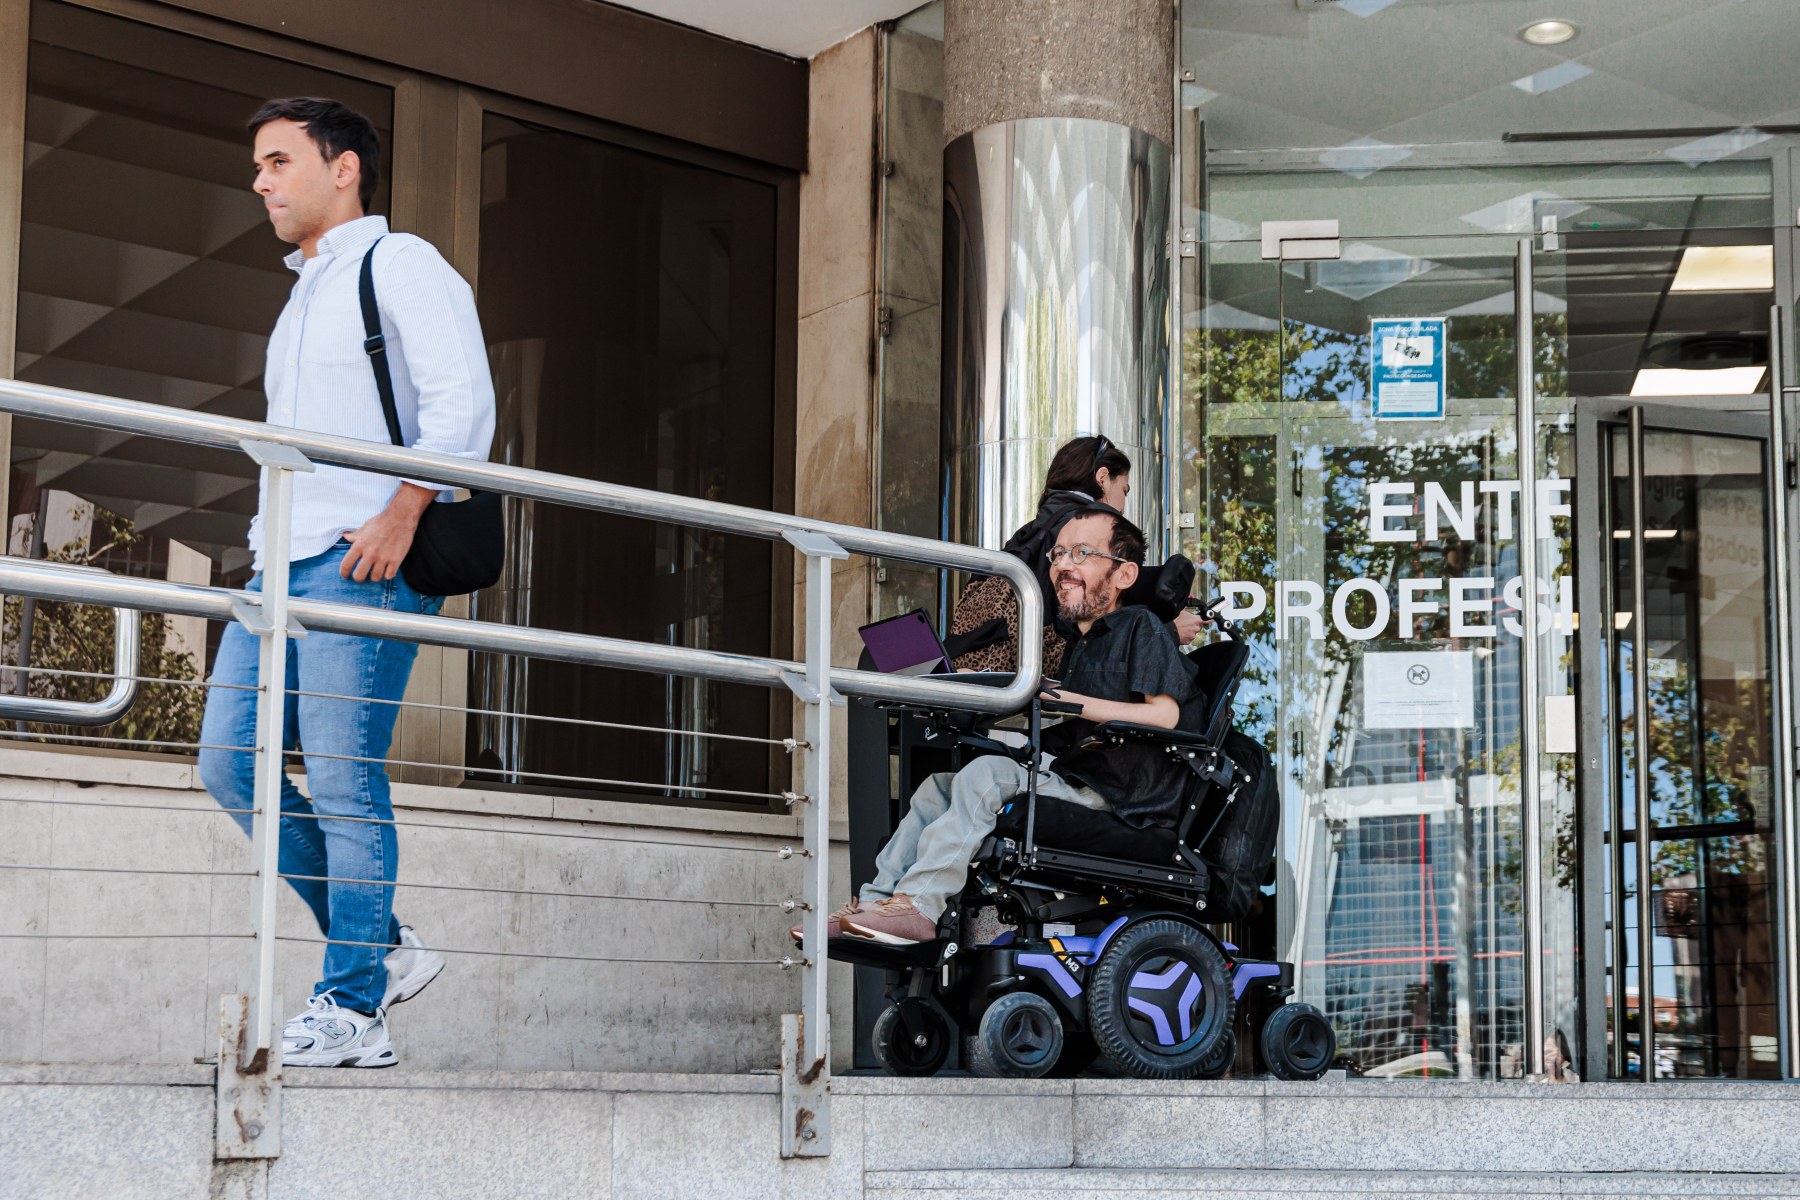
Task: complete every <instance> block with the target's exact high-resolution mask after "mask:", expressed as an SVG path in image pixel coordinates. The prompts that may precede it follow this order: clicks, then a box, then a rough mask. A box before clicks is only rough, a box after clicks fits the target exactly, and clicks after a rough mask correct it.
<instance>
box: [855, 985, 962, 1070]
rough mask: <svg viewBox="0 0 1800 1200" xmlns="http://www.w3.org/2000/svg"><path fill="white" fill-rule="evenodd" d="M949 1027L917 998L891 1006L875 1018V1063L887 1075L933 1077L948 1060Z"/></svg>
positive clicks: (935, 1010) (938, 1013)
mask: <svg viewBox="0 0 1800 1200" xmlns="http://www.w3.org/2000/svg"><path fill="white" fill-rule="evenodd" d="M950 1037H951V1034H950V1023H949V1022H948V1021H947V1020H945V1019H944V1014H943V1012H942V1010H940V1009H939V1008H938V1007H937V1005H935V1004H933V1003H931V1002H930V1001H929V1000H923V999H920V998H919V997H918V996H907V997H905V998H904V999H902V1000H900V1001H898V1002H897V1003H894V1004H890V1005H888V1006H887V1007H886V1008H884V1009H883V1010H882V1011H881V1015H880V1016H879V1017H876V1018H875V1033H874V1037H873V1042H874V1045H873V1047H872V1048H873V1049H874V1051H875V1061H876V1062H878V1063H880V1064H881V1069H882V1070H884V1071H886V1072H887V1073H888V1074H889V1075H935V1074H937V1072H938V1070H939V1069H940V1068H941V1067H943V1065H944V1060H945V1059H947V1058H949V1057H950Z"/></svg>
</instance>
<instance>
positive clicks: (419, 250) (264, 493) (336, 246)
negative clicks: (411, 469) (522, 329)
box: [250, 217, 494, 571]
mask: <svg viewBox="0 0 1800 1200" xmlns="http://www.w3.org/2000/svg"><path fill="white" fill-rule="evenodd" d="M383 235H387V236H385V237H384V236H383ZM376 238H383V240H382V242H381V245H380V246H379V247H377V249H376V251H375V297H376V300H377V302H378V304H379V306H380V309H381V331H382V334H383V335H384V336H385V337H386V339H387V358H388V367H389V370H390V371H392V373H393V377H394V408H395V410H396V411H397V412H398V413H399V416H400V432H401V435H402V436H403V437H404V438H405V439H406V444H407V445H409V446H414V447H416V448H418V449H420V450H437V451H440V452H442V453H445V454H454V455H457V456H458V457H461V458H470V459H475V460H478V461H480V460H485V459H486V458H487V456H488V448H489V446H490V444H491V443H492V441H493V438H494V384H493V380H492V379H491V378H490V377H489V374H488V364H487V346H486V343H485V342H483V340H482V337H481V322H480V320H479V319H478V318H477V316H476V314H475V294H474V292H473V291H472V290H471V289H470V288H469V285H468V284H467V283H465V282H464V281H463V278H462V276H460V275H458V274H457V273H456V271H455V270H454V269H453V268H452V267H451V266H450V264H449V263H447V262H445V261H444V257H443V255H441V254H439V253H438V252H437V248H436V247H434V246H433V245H432V244H431V243H430V242H427V241H425V240H424V239H423V238H418V237H414V236H413V235H412V234H410V233H396V234H388V226H387V219H386V218H385V217H362V218H360V219H358V220H355V221H350V222H347V223H346V224H343V225H339V226H338V227H337V228H336V229H333V230H331V231H330V232H329V233H327V234H325V236H324V237H322V238H320V239H319V252H318V253H317V254H315V255H314V256H313V257H311V258H307V257H305V256H304V255H303V254H302V253H301V252H300V251H298V250H296V251H294V252H293V253H292V254H290V255H288V256H287V259H286V262H287V265H288V266H289V267H291V268H293V269H294V270H295V271H296V272H298V273H299V276H300V278H299V281H298V282H296V283H295V284H294V291H293V294H292V295H290V296H289V297H288V302H287V307H286V308H284V309H282V310H281V319H280V320H278V321H276V322H275V332H274V333H273V334H271V335H270V337H269V351H268V362H267V364H266V366H265V368H264V371H263V387H264V390H265V391H266V392H267V393H268V397H269V415H268V422H269V424H271V425H287V426H291V427H293V428H295V429H308V430H312V431H314V432H316V433H334V434H339V435H342V436H344V437H354V438H363V439H365V440H367V441H371V442H382V443H384V444H389V445H391V444H392V440H391V439H390V438H389V437H388V430H387V420H386V418H385V417H383V416H382V412H381V393H380V392H378V391H377V390H376V388H375V373H374V369H373V368H372V366H371V365H370V362H369V356H368V354H367V353H365V352H364V350H363V322H362V306H361V302H360V301H359V299H358V297H357V278H358V275H359V273H360V272H361V270H362V260H363V254H364V252H365V251H367V250H368V248H369V246H370V245H372V244H373V243H374V241H375V239H376ZM401 482H402V480H399V479H396V478H394V477H392V476H388V475H372V474H369V473H368V472H365V471H352V470H350V469H348V468H345V467H331V466H326V465H324V464H322V463H321V464H320V465H319V466H318V468H317V470H315V471H313V472H310V473H296V474H295V475H294V515H293V522H292V531H293V532H292V536H291V541H290V547H291V549H290V554H289V557H290V558H291V559H292V560H294V561H296V562H297V561H299V560H300V559H303V558H311V557H312V556H313V555H315V554H322V553H324V552H325V551H326V550H329V549H330V548H331V547H332V546H333V545H334V544H335V543H336V542H337V540H338V538H339V537H341V536H342V535H343V534H344V533H345V531H347V530H351V529H355V528H356V527H357V526H359V525H361V524H362V523H363V522H364V521H367V520H368V519H369V518H370V517H373V516H375V515H376V514H377V513H379V512H380V511H381V510H382V509H384V508H386V507H387V505H388V502H389V501H390V500H392V499H393V498H394V493H395V492H397V491H398V490H399V489H400V484H401ZM410 482H417V483H419V484H420V486H422V487H438V486H439V485H437V484H433V483H424V482H423V481H419V480H413V481H410ZM447 496H448V492H444V493H443V495H441V496H440V499H442V498H445V497H447ZM267 503H268V473H267V472H266V471H265V472H264V473H263V481H262V487H261V492H260V499H259V501H258V504H257V515H256V519H255V520H254V521H252V522H251V523H250V549H251V550H252V551H253V552H254V553H255V556H256V569H257V570H259V571H260V570H261V569H262V565H263V562H262V558H263V546H262V526H263V519H262V513H263V507H264V505H266V504H267Z"/></svg>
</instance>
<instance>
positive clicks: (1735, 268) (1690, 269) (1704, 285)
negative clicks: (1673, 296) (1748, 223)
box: [1669, 246, 1775, 292]
mask: <svg viewBox="0 0 1800 1200" xmlns="http://www.w3.org/2000/svg"><path fill="white" fill-rule="evenodd" d="M1774 287H1775V247H1773V246H1689V247H1688V248H1687V249H1685V250H1683V251H1682V252H1681V266H1680V267H1678V268H1676V271H1675V282H1674V283H1671V284H1670V285H1669V290H1670V291H1672V292H1767V291H1770V290H1772V289H1773V288H1774Z"/></svg>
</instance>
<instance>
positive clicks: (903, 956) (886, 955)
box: [827, 937, 945, 971]
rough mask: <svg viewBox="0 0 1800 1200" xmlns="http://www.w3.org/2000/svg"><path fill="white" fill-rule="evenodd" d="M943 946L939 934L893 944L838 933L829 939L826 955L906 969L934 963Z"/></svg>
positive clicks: (841, 960)
mask: <svg viewBox="0 0 1800 1200" xmlns="http://www.w3.org/2000/svg"><path fill="white" fill-rule="evenodd" d="M944 946H945V943H944V940H943V939H942V938H939V939H937V940H936V941H930V942H915V943H914V944H912V945H910V946H895V945H891V944H889V943H887V942H872V941H869V940H868V939H867V938H851V937H841V938H833V939H832V940H831V943H830V949H829V950H828V951H827V957H829V958H832V959H835V960H836V961H838V962H847V963H854V964H856V965H857V966H859V967H879V968H881V969H882V970H884V971H907V970H911V969H912V968H913V967H931V966H936V965H937V963H938V961H939V960H940V959H942V958H943V957H944Z"/></svg>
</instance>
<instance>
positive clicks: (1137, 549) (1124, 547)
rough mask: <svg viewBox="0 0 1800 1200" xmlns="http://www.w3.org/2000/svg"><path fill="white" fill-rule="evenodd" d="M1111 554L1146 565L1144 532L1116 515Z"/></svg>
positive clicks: (1139, 564)
mask: <svg viewBox="0 0 1800 1200" xmlns="http://www.w3.org/2000/svg"><path fill="white" fill-rule="evenodd" d="M1111 552H1112V553H1113V554H1116V555H1118V556H1119V557H1120V558H1122V559H1124V560H1125V561H1126V562H1134V563H1136V564H1137V565H1138V566H1140V567H1141V566H1143V565H1144V554H1145V544H1144V531H1143V530H1141V529H1139V528H1138V527H1137V526H1136V525H1133V524H1132V523H1131V522H1130V521H1127V520H1126V519H1125V518H1124V517H1122V516H1119V515H1118V514H1116V513H1115V514H1114V515H1113V532H1112V547H1111Z"/></svg>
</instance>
